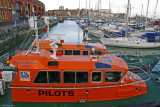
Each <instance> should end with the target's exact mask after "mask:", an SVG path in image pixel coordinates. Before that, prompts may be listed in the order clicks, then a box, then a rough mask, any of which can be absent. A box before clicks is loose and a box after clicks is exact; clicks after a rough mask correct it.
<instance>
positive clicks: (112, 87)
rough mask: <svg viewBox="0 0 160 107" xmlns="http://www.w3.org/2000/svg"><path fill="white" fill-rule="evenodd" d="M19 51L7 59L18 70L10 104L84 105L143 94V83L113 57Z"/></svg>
mask: <svg viewBox="0 0 160 107" xmlns="http://www.w3.org/2000/svg"><path fill="white" fill-rule="evenodd" d="M25 53H26V51H20V52H19V53H17V54H16V55H15V56H13V57H12V58H11V59H10V64H12V65H14V66H16V67H17V68H18V72H17V75H16V77H15V79H14V80H13V82H12V84H11V90H12V101H23V102H77V101H80V102H85V101H101V100H115V99H124V98H130V97H134V96H138V95H142V94H146V93H147V86H146V83H145V82H144V81H143V80H142V78H141V77H139V76H138V75H137V74H134V73H132V72H130V71H128V66H127V64H126V63H125V62H124V61H123V60H122V59H120V58H118V57H116V56H113V55H103V56H89V55H87V56H83V55H77V56H76V55H75V56H72V55H59V56H57V58H56V59H54V58H53V57H52V53H51V52H48V51H46V50H41V51H40V54H35V53H33V51H32V52H30V53H29V54H28V55H25Z"/></svg>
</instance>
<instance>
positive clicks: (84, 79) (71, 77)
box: [64, 71, 88, 84]
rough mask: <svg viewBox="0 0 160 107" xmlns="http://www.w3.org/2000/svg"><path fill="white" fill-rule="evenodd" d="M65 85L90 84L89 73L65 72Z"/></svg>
mask: <svg viewBox="0 0 160 107" xmlns="http://www.w3.org/2000/svg"><path fill="white" fill-rule="evenodd" d="M64 83H68V84H75V83H77V84H86V83H88V72H87V71H65V72H64Z"/></svg>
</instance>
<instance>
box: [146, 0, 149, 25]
mask: <svg viewBox="0 0 160 107" xmlns="http://www.w3.org/2000/svg"><path fill="white" fill-rule="evenodd" d="M148 8H149V0H148V5H147V13H146V26H147V17H148Z"/></svg>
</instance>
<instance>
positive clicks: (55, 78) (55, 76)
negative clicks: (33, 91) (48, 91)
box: [48, 71, 60, 84]
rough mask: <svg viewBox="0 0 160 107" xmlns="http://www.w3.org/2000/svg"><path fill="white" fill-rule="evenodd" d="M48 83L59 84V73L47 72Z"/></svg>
mask: <svg viewBox="0 0 160 107" xmlns="http://www.w3.org/2000/svg"><path fill="white" fill-rule="evenodd" d="M48 79H49V83H54V84H56V83H60V72H59V71H48Z"/></svg>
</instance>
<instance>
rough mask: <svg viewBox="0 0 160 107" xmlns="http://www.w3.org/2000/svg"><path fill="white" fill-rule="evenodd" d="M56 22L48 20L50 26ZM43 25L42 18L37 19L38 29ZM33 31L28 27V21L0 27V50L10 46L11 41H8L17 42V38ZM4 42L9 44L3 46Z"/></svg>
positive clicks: (29, 34) (31, 33)
mask: <svg viewBox="0 0 160 107" xmlns="http://www.w3.org/2000/svg"><path fill="white" fill-rule="evenodd" d="M57 23H58V20H50V27H52V26H54V25H56V24H57ZM43 26H44V22H43V20H41V21H38V28H39V31H41V29H42V27H43ZM33 33H34V31H33V30H31V29H30V27H29V24H28V23H27V24H21V25H17V26H10V27H4V28H0V52H2V51H3V50H5V49H7V48H9V47H10V46H12V45H13V43H10V42H13V41H16V42H17V40H18V39H19V38H22V37H24V38H25V37H26V36H27V37H29V36H32V35H33ZM6 44H10V45H9V46H8V45H7V46H5V45H6ZM4 47H5V48H4Z"/></svg>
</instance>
